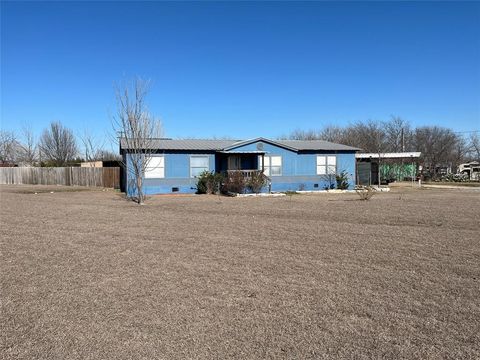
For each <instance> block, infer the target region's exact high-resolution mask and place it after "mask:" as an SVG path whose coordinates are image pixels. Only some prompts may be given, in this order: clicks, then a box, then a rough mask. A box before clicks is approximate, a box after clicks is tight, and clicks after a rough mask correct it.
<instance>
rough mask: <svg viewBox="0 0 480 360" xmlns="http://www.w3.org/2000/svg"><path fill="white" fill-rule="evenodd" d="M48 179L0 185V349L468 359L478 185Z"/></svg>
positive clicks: (477, 350)
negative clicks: (250, 192) (105, 188)
mask: <svg viewBox="0 0 480 360" xmlns="http://www.w3.org/2000/svg"><path fill="white" fill-rule="evenodd" d="M38 189H41V190H42V191H46V192H42V193H38V194H34V191H38ZM63 189H64V190H72V189H71V188H70V189H68V188H67V189H66V188H63ZM49 190H50V189H49V188H45V187H36V188H33V187H25V186H17V187H2V188H1V194H0V195H1V226H0V236H1V244H0V246H1V248H0V251H1V252H0V272H1V275H0V281H1V282H0V285H1V298H0V300H1V303H0V305H1V313H0V316H1V318H0V358H2V359H229V358H234V359H264V358H275V359H277V358H278V359H283V358H285V359H308V358H314V359H318V358H356V359H362V358H365V359H366V358H388V359H397V358H410V359H411V358H421V359H441V358H451V359H459V358H465V359H474V358H476V359H478V358H480V335H479V334H480V235H479V234H480V231H479V230H480V227H479V219H480V215H479V214H480V191H478V190H474V189H472V190H439V189H435V190H411V189H395V190H394V191H393V192H390V193H386V194H381V195H378V196H376V197H374V198H373V199H372V200H371V201H370V202H362V201H358V200H357V195H356V194H348V195H345V194H343V195H294V196H291V197H284V198H224V197H222V198H220V197H216V196H206V195H205V196H177V197H172V196H164V197H161V196H158V197H154V198H151V199H150V200H149V201H148V203H147V205H145V206H138V205H135V204H134V203H131V202H128V201H126V200H124V199H122V198H121V196H120V195H119V194H117V193H115V192H113V191H109V192H102V191H98V190H94V191H79V192H75V191H73V192H72V191H66V192H64V191H61V190H62V188H54V191H55V192H54V193H53V194H51V193H49Z"/></svg>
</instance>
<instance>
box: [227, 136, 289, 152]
mask: <svg viewBox="0 0 480 360" xmlns="http://www.w3.org/2000/svg"><path fill="white" fill-rule="evenodd" d="M258 141H262V142H265V143H268V144H270V145H275V146H278V147H281V148H284V149H287V150H290V151H294V152H298V149H296V148H294V147H291V146H288V145H284V144H281V143H278V142H276V141H274V140H270V139H266V138H264V137H258V138H254V139H249V140H243V141H239V142H237V143H235V144H232V145H230V146H227V147H225V148H223V150H224V151H228V150H233V149H235V148H237V147H240V146H244V145H249V144H253V143H255V142H258Z"/></svg>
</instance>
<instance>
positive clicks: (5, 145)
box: [0, 130, 19, 163]
mask: <svg viewBox="0 0 480 360" xmlns="http://www.w3.org/2000/svg"><path fill="white" fill-rule="evenodd" d="M18 150H19V142H18V140H17V137H16V135H15V133H14V132H12V131H6V130H0V161H2V162H12V163H14V162H15V161H16V160H17V158H18Z"/></svg>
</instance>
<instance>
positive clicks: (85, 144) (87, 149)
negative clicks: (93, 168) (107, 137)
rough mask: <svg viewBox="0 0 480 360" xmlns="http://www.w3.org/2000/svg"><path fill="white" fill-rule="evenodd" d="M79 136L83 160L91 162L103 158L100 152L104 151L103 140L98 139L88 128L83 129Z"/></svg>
mask: <svg viewBox="0 0 480 360" xmlns="http://www.w3.org/2000/svg"><path fill="white" fill-rule="evenodd" d="M79 138H80V141H81V142H82V150H83V151H82V152H83V156H84V158H85V161H88V162H91V161H98V160H103V158H102V154H103V152H104V150H103V147H104V146H105V141H103V142H102V141H100V140H99V139H97V138H96V137H95V136H93V135H92V134H91V133H90V132H89V131H88V130H85V131H84V132H83V134H81V135H80V136H79Z"/></svg>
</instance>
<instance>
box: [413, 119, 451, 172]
mask: <svg viewBox="0 0 480 360" xmlns="http://www.w3.org/2000/svg"><path fill="white" fill-rule="evenodd" d="M458 141H459V137H458V136H457V135H456V134H455V133H454V132H453V131H452V130H451V129H447V128H443V127H439V126H423V127H419V128H417V129H416V130H415V144H416V148H417V151H420V152H421V153H422V162H423V164H424V165H425V166H427V167H428V168H429V169H430V173H431V175H432V176H433V177H436V176H437V175H438V174H437V167H438V166H439V165H444V164H446V163H448V162H450V161H453V159H452V154H454V153H455V150H456V148H457V145H458Z"/></svg>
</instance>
